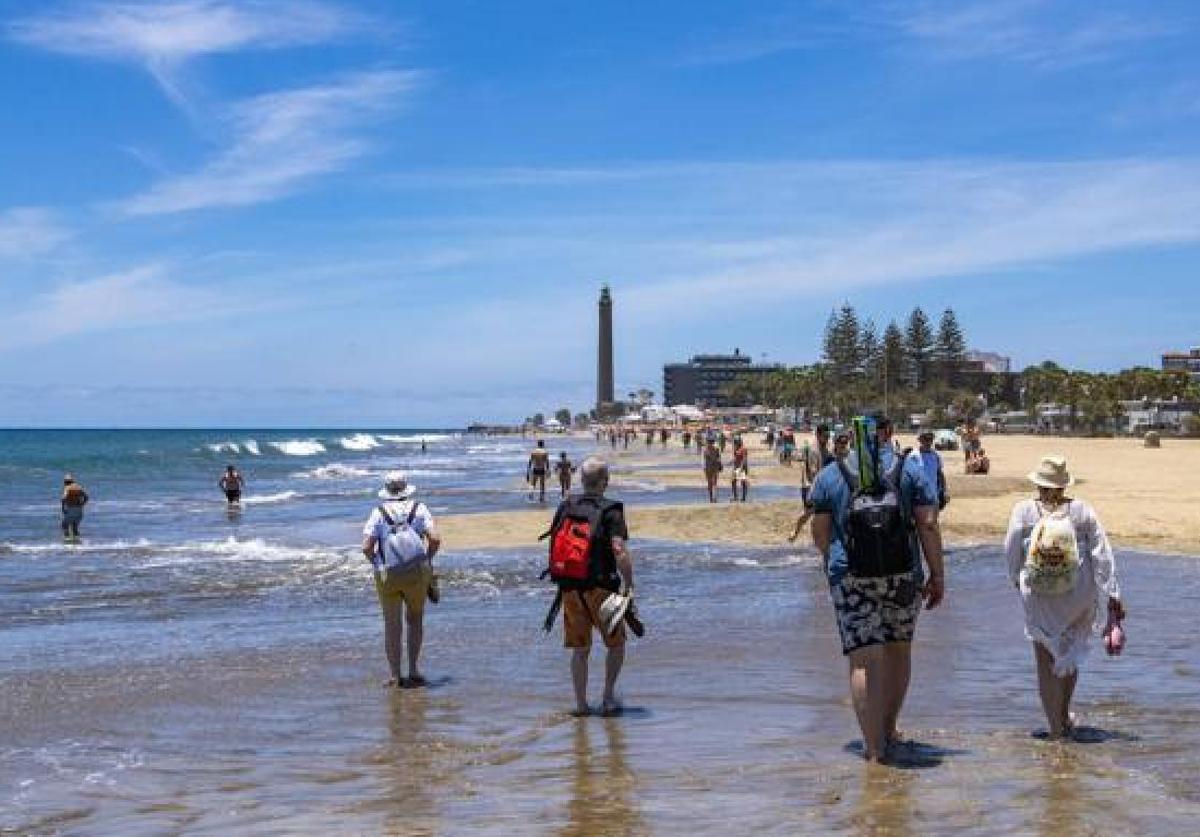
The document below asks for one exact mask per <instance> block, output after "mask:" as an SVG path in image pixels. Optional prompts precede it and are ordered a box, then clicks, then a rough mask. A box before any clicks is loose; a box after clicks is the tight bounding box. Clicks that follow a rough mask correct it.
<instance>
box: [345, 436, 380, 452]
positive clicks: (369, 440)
mask: <svg viewBox="0 0 1200 837" xmlns="http://www.w3.org/2000/svg"><path fill="white" fill-rule="evenodd" d="M379 446H380V442H379V440H378V439H376V438H375V437H374V436H372V435H371V434H370V433H355V434H354V435H353V436H348V437H346V438H345V439H342V447H343V448H345V449H346V450H359V451H363V450H372V449H373V448H377V447H379Z"/></svg>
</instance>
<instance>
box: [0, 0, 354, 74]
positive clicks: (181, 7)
mask: <svg viewBox="0 0 1200 837" xmlns="http://www.w3.org/2000/svg"><path fill="white" fill-rule="evenodd" d="M359 25H360V21H359V20H358V19H357V17H356V16H354V15H353V14H351V13H349V12H347V11H345V10H343V9H340V8H337V7H335V6H330V5H328V4H325V3H318V2H313V1H312V0H250V2H241V3H231V2H227V1H225V0H176V2H161V3H158V2H154V3H152V2H139V3H129V2H127V3H88V4H78V5H76V6H75V7H73V8H71V9H70V10H68V11H62V12H57V13H55V12H51V13H47V14H39V15H34V16H31V17H27V18H24V19H21V20H17V21H14V22H12V23H10V24H9V26H8V29H9V33H10V35H11V37H13V38H14V39H16V40H17V41H20V42H22V43H26V44H30V45H32V46H37V47H41V48H42V49H47V50H51V51H53V52H62V53H67V54H71V55H83V56H89V57H96V58H109V59H118V60H134V61H139V62H143V63H145V64H147V65H155V64H157V65H165V64H177V63H181V62H183V61H187V60H188V59H191V58H195V57H198V56H203V55H211V54H215V53H222V52H233V51H237V50H244V49H251V48H259V49H266V48H278V47H289V46H302V45H306V44H318V43H324V42H326V41H329V40H331V39H333V38H336V37H339V36H341V35H344V34H346V33H347V32H349V31H352V30H353V29H355V28H356V27H357V26H359Z"/></svg>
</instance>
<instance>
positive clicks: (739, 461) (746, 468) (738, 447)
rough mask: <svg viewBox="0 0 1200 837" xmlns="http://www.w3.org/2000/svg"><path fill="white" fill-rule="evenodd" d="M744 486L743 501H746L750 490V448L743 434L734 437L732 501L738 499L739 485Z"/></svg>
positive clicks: (734, 501)
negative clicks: (743, 438) (744, 440)
mask: <svg viewBox="0 0 1200 837" xmlns="http://www.w3.org/2000/svg"><path fill="white" fill-rule="evenodd" d="M739 485H740V486H741V487H742V496H741V501H742V502H743V503H744V502H746V494H747V493H748V492H749V491H750V450H749V448H747V447H746V445H745V443H744V442H743V441H742V437H741V436H734V437H733V478H732V482H731V483H730V488H731V490H732V491H733V497H732V498H730V502H732V503H736V502H737V501H738V486H739Z"/></svg>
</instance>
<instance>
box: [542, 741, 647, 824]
mask: <svg viewBox="0 0 1200 837" xmlns="http://www.w3.org/2000/svg"><path fill="white" fill-rule="evenodd" d="M594 720H595V719H589V718H581V719H579V720H578V721H576V723H575V737H574V742H573V743H574V748H573V751H572V753H571V756H572V761H573V768H574V769H573V773H572V781H571V787H570V791H569V792H570V798H569V799H568V800H567V823H566V825H564V826H563V828H562V830H561V831H560V832H559V833H560V834H562V835H564V837H585V835H587V837H590V835H595V834H611V835H623V834H644V833H646V831H647V828H646V825H645V824H644V823H643V822H642V819H641V816H640V813H639V811H638V808H637V806H636V804H635V799H636V790H637V778H636V776H635V775H634V772H633V770H632V769H630V767H629V763H628V762H627V761H626V743H625V729H624V728H623V726H622V722H621V720H620V719H619V718H603V719H600V720H599V723H598V724H594V723H593V721H594ZM593 726H598V727H599V728H600V730H602V736H603V739H604V751H603V752H602V753H597V752H596V751H595V750H594V749H593V741H592V736H593V735H594V734H595V731H594V730H593Z"/></svg>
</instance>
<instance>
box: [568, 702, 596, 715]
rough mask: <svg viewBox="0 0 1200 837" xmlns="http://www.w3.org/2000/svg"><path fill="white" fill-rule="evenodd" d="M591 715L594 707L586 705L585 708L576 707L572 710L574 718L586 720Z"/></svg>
mask: <svg viewBox="0 0 1200 837" xmlns="http://www.w3.org/2000/svg"><path fill="white" fill-rule="evenodd" d="M591 714H592V707H590V706H588V705H586V704H584V705H583V706H576V707H575V708H574V709H572V710H571V717H572V718H586V717H587V716H588V715H591Z"/></svg>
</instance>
